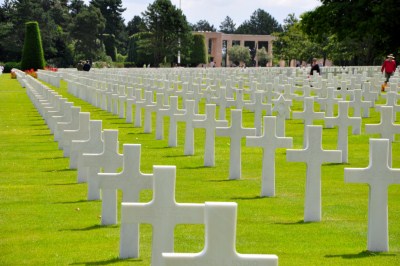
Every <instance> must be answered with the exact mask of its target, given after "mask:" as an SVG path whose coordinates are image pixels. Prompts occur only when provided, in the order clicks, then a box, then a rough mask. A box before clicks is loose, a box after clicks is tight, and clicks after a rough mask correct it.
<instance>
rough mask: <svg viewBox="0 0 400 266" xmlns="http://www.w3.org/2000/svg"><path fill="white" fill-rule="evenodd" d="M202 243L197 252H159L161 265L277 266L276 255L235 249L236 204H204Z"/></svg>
mask: <svg viewBox="0 0 400 266" xmlns="http://www.w3.org/2000/svg"><path fill="white" fill-rule="evenodd" d="M204 211H205V214H204V216H205V217H204V218H205V245H204V249H203V251H201V252H199V253H167V252H163V253H162V260H161V263H160V265H161V266H187V265H191V266H206V265H207V266H211V265H213V266H214V265H215V266H216V265H218V266H233V265H235V266H262V265H263V266H278V256H276V255H264V254H240V253H238V252H237V251H236V223H237V203H235V202H206V203H205V210H204Z"/></svg>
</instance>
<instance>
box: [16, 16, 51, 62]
mask: <svg viewBox="0 0 400 266" xmlns="http://www.w3.org/2000/svg"><path fill="white" fill-rule="evenodd" d="M25 25H26V31H25V41H24V49H23V51H22V59H21V68H22V70H27V69H35V70H37V69H43V68H44V67H45V61H44V55H43V47H42V38H41V36H40V30H39V24H38V23H37V22H36V21H33V22H27V23H26V24H25Z"/></svg>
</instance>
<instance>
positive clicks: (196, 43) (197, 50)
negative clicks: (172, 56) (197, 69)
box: [190, 34, 208, 66]
mask: <svg viewBox="0 0 400 266" xmlns="http://www.w3.org/2000/svg"><path fill="white" fill-rule="evenodd" d="M191 50H192V53H191V55H190V59H191V60H190V61H191V63H192V65H194V66H197V65H198V64H207V63H208V60H207V57H208V52H207V45H206V39H205V37H204V35H202V34H194V35H193V46H192V49H191Z"/></svg>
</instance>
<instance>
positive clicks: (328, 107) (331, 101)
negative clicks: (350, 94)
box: [315, 87, 340, 128]
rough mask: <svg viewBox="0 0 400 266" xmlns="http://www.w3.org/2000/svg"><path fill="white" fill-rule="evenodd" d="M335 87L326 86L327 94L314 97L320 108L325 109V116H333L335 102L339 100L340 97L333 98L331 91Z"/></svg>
mask: <svg viewBox="0 0 400 266" xmlns="http://www.w3.org/2000/svg"><path fill="white" fill-rule="evenodd" d="M334 90H335V89H334V88H333V87H329V88H327V94H326V97H325V98H316V100H315V101H316V102H318V103H319V104H320V106H321V108H320V109H321V110H322V111H325V116H327V117H333V109H334V106H335V104H337V103H338V102H339V100H340V99H338V98H335V97H334V95H333V91H334ZM327 128H331V126H327Z"/></svg>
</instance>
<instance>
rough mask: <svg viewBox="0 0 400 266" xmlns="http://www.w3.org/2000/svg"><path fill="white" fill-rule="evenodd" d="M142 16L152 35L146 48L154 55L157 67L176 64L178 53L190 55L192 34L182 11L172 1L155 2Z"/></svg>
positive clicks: (160, 0)
mask: <svg viewBox="0 0 400 266" xmlns="http://www.w3.org/2000/svg"><path fill="white" fill-rule="evenodd" d="M142 15H143V22H144V24H145V27H146V31H148V32H151V33H152V36H151V38H149V39H147V40H146V47H147V49H148V50H149V51H150V52H151V53H152V54H153V56H154V63H155V65H156V66H158V65H159V64H160V63H164V62H169V63H172V62H176V57H177V54H178V51H180V52H181V54H183V55H185V54H186V55H187V54H188V52H189V49H188V48H189V47H190V46H191V42H192V33H191V28H190V26H189V24H188V22H187V21H186V17H185V16H184V15H183V13H182V10H180V9H178V8H176V7H175V6H174V5H172V3H171V1H170V0H155V1H154V3H153V4H150V5H149V6H148V7H147V10H146V11H144V12H143V13H142Z"/></svg>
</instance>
